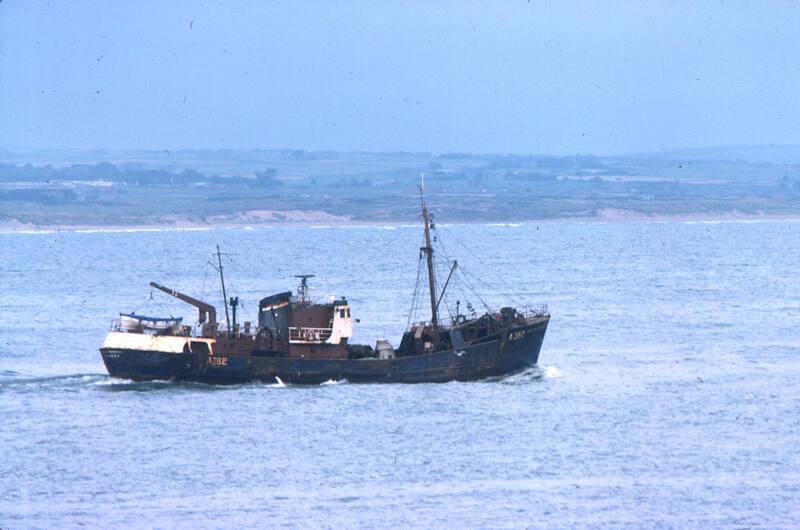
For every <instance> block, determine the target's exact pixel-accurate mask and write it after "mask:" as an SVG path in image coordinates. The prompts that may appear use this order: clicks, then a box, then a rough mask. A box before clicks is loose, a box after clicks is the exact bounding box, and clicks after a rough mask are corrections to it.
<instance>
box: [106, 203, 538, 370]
mask: <svg viewBox="0 0 800 530" xmlns="http://www.w3.org/2000/svg"><path fill="white" fill-rule="evenodd" d="M421 207H422V219H423V223H424V225H423V226H424V239H423V246H421V247H420V254H419V258H420V266H422V265H423V264H424V268H425V269H426V271H427V284H428V285H427V291H428V293H429V299H430V300H429V301H430V319H428V320H426V321H424V322H416V323H413V324H411V323H410V324H409V326H408V328H407V329H406V331H405V332H404V333H403V335H402V338H401V340H400V343H399V345H398V346H397V347H396V348H395V347H393V346H392V345H391V343H389V341H387V340H378V341H377V342H376V344H375V346H374V347H373V346H371V345H361V344H350V343H349V340H350V338H351V337H352V335H353V318H352V317H351V313H350V304H349V302H348V301H347V299H346V298H344V297H342V298H338V299H332V300H330V301H329V302H327V303H319V302H315V301H313V300H312V299H311V297H310V296H309V284H308V281H309V279H310V278H313V275H308V274H301V275H297V277H298V278H299V281H300V283H299V287H298V289H297V293H296V294H293V293H292V292H291V291H286V292H281V293H277V294H273V295H270V296H267V297H265V298H263V299H262V300H261V301H260V302H259V304H258V321H257V322H255V323H251V322H244V323H240V322H239V321H238V319H237V307H238V305H239V300H238V297H231V298H228V296H227V293H226V290H225V277H224V274H223V264H222V259H221V254H220V252H219V247H217V254H216V257H217V261H218V267H216V268H217V270H218V271H219V275H220V284H221V287H222V296H223V302H224V306H225V326H224V327H223V326H222V325H220V323H218V322H217V311H216V308H215V307H214V306H213V305H211V304H208V303H206V302H203V301H201V300H198V299H195V298H193V297H191V296H188V295H186V294H183V293H180V292H178V291H175V290H173V289H170V288H168V287H165V286H163V285H160V284H158V283H155V282H151V283H150V286H151V287H152V288H154V289H157V290H159V291H162V292H164V293H167V294H168V295H170V296H173V297H175V298H177V299H178V300H181V301H183V302H185V303H186V304H189V305H191V306H194V307H195V308H196V309H197V311H198V321H197V322H198V323H197V326H189V325H185V324H183V321H182V320H181V319H178V318H173V317H169V318H166V317H164V318H159V317H151V316H139V315H136V314H135V313H125V314H120V317H119V320H117V321H116V322H115V324H114V326H113V327H112V329H111V331H110V332H109V333H108V335H107V336H106V339H105V341H104V343H103V346H102V348H100V353H101V355H102V357H103V362H104V363H105V365H106V368H107V369H108V373H109V374H110V375H111V376H112V377H117V378H124V379H132V380H134V381H151V380H175V381H196V382H202V383H210V384H236V383H245V382H250V381H263V382H268V383H275V382H285V383H295V384H320V383H324V382H327V381H339V380H347V381H349V382H352V383H362V382H363V383H428V382H447V381H454V380H456V381H467V380H476V379H483V378H488V377H494V376H502V375H506V374H511V373H515V372H518V371H520V370H523V369H525V368H528V367H530V366H533V365H535V364H536V363H537V361H538V358H539V351H540V349H541V346H542V341H543V340H544V335H545V331H546V330H547V325H548V322H549V321H550V314H549V312H548V310H547V307H546V306H541V307H538V308H535V309H532V308H529V307H519V308H512V307H503V308H501V309H500V310H499V311H491V310H489V308H488V306H487V311H486V312H485V313H483V314H480V315H479V314H477V312H476V311H475V310H474V308H472V306H471V305H470V306H468V307H469V308H470V311H469V313H470V314H462V312H461V305H460V301H457V302H456V309H455V311H454V312H453V313H452V314H451V317H450V318H449V320H447V321H443V320H441V319H440V313H441V312H442V311H441V309H442V305H443V304H442V300H443V298H444V295H445V292H446V291H447V288H448V285H449V284H450V282H451V279H452V278H453V276H454V273H455V271H456V268H457V266H458V262H457V261H454V262H453V264H452V267H450V269H449V274H448V276H447V279H446V281H445V282H444V284H443V287H442V288H441V289H439V288H438V287H437V278H436V274H435V272H434V271H435V269H434V249H433V247H432V245H431V231H432V230H434V229H435V224H434V223H433V222H432V219H431V217H432V216H431V214H430V212H429V211H428V208H427V206H426V204H425V200H424V198H423V197H421ZM419 276H420V275H418V278H419ZM418 288H419V282H418ZM414 299H415V300H417V299H418V297H417V292H416V291H415V293H414ZM412 306H413V303H412ZM231 315H232V316H231Z"/></svg>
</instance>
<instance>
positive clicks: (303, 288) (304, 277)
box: [294, 274, 314, 302]
mask: <svg viewBox="0 0 800 530" xmlns="http://www.w3.org/2000/svg"><path fill="white" fill-rule="evenodd" d="M294 277H295V278H300V285H298V286H297V301H298V302H305V301H306V300H307V299H308V279H309V278H313V277H314V275H313V274H295V275H294Z"/></svg>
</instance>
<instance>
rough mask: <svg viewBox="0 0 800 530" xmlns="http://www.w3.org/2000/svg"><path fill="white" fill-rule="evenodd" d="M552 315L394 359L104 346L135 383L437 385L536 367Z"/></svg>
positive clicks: (119, 371) (111, 364)
mask: <svg viewBox="0 0 800 530" xmlns="http://www.w3.org/2000/svg"><path fill="white" fill-rule="evenodd" d="M548 322H549V317H546V318H541V319H538V320H536V321H535V322H532V323H528V324H522V325H514V326H511V327H509V328H507V329H506V330H504V331H503V332H502V333H500V334H499V335H496V336H494V337H487V338H485V339H482V340H480V341H476V342H473V343H471V344H467V345H465V346H464V347H463V348H461V349H456V350H446V351H439V352H435V353H429V354H424V355H414V356H408V357H398V358H394V359H357V360H353V359H298V358H285V357H259V356H252V355H225V354H224V353H220V352H217V353H216V354H215V355H208V354H207V353H180V352H165V351H153V350H128V349H117V348H101V350H100V352H101V354H102V356H103V362H104V363H105V365H106V368H107V369H108V372H109V374H110V375H111V376H113V377H118V378H124V379H133V380H135V381H151V380H176V381H195V382H202V383H209V384H238V383H246V382H250V381H263V382H268V383H274V382H275V381H276V380H277V379H278V378H280V380H282V381H284V382H286V383H294V384H319V383H323V382H325V381H329V380H334V381H338V380H342V379H346V380H347V381H349V382H351V383H436V382H447V381H469V380H476V379H483V378H487V377H495V376H502V375H505V374H510V373H514V372H518V371H519V370H522V369H525V368H527V367H529V366H533V365H535V364H536V363H537V361H538V359H539V351H540V349H541V346H542V341H543V340H544V335H545V332H546V330H547V324H548Z"/></svg>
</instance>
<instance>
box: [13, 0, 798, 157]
mask: <svg viewBox="0 0 800 530" xmlns="http://www.w3.org/2000/svg"><path fill="white" fill-rule="evenodd" d="M770 143H779V144H789V143H800V4H797V3H795V2H782V1H781V2H779V1H775V2H764V3H759V2H743V1H734V2H728V1H726V2H719V1H715V2H711V1H709V2H668V3H667V2H665V3H658V2H646V3H645V2H619V3H613V2H599V1H598V2H577V3H570V2H563V1H553V2H542V1H537V0H531V1H530V2H528V1H527V0H522V1H501V2H485V3H473V2H442V1H427V2H422V1H420V2H415V1H403V2H380V1H372V2H348V1H344V0H342V1H338V2H332V1H329V0H328V1H324V2H322V1H321V2H302V1H289V2H273V3H269V2H227V1H223V2H220V1H215V2H211V1H204V2H147V1H142V2H138V1H136V2H134V1H124V2H114V1H92V2H89V1H79V0H72V1H66V0H65V1H55V0H52V1H50V2H39V1H32V0H0V147H4V148H11V149H24V148H41V147H106V148H112V149H117V148H156V149H177V148H284V147H285V148H303V149H336V150H374V151H389V150H410V151H434V152H447V151H472V152H498V153H505V152H514V153H557V154H573V153H597V154H614V153H625V152H636V151H649V150H658V149H662V148H669V147H692V146H707V145H725V144H770Z"/></svg>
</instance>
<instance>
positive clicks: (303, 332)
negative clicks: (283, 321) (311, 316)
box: [289, 327, 333, 342]
mask: <svg viewBox="0 0 800 530" xmlns="http://www.w3.org/2000/svg"><path fill="white" fill-rule="evenodd" d="M332 334H333V328H301V327H294V328H289V340H290V341H298V342H325V341H326V340H328V339H329V338H331V335H332Z"/></svg>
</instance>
